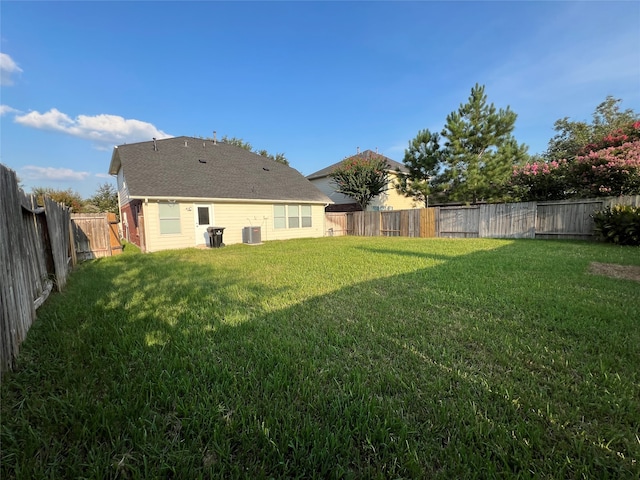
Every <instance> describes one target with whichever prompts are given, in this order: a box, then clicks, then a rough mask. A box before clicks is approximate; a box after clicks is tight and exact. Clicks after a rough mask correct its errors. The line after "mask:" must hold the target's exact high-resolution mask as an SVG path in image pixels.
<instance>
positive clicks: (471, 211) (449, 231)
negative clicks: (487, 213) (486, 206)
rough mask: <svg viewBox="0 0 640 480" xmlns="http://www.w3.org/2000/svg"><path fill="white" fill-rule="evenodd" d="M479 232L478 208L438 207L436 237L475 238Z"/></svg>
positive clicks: (475, 206)
mask: <svg viewBox="0 0 640 480" xmlns="http://www.w3.org/2000/svg"><path fill="white" fill-rule="evenodd" d="M479 232H480V207H479V206H477V205H474V206H470V207H468V206H464V207H439V219H438V236H439V237H449V238H475V237H478V235H479Z"/></svg>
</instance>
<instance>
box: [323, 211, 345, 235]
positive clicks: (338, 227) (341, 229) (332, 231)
mask: <svg viewBox="0 0 640 480" xmlns="http://www.w3.org/2000/svg"><path fill="white" fill-rule="evenodd" d="M325 219H326V220H325V228H326V230H325V235H327V236H330V237H333V236H336V237H338V236H342V235H347V214H346V213H344V212H333V213H326V214H325Z"/></svg>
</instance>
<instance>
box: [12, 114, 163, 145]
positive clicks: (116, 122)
mask: <svg viewBox="0 0 640 480" xmlns="http://www.w3.org/2000/svg"><path fill="white" fill-rule="evenodd" d="M15 122H16V123H19V124H20V125H24V126H26V127H31V128H37V129H41V130H53V131H57V132H62V133H66V134H68V135H72V136H74V137H78V138H84V139H87V140H92V141H94V142H96V143H97V144H101V146H103V147H104V146H105V145H106V144H109V145H121V144H123V143H135V142H140V141H146V140H151V139H152V138H153V137H155V138H158V139H160V138H169V137H171V135H169V134H167V133H165V132H163V131H162V130H158V129H157V128H156V127H155V126H154V125H152V124H151V123H147V122H142V121H140V120H135V119H126V118H123V117H120V116H118V115H107V114H100V115H95V116H89V115H78V116H77V117H76V118H71V117H70V116H69V115H67V114H66V113H62V112H61V111H59V110H58V109H56V108H52V109H51V110H49V111H48V112H45V113H40V112H37V111H33V112H29V113H27V114H24V115H18V116H16V118H15Z"/></svg>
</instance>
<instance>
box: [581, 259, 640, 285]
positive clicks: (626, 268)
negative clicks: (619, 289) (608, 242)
mask: <svg viewBox="0 0 640 480" xmlns="http://www.w3.org/2000/svg"><path fill="white" fill-rule="evenodd" d="M589 273H591V274H593V275H605V276H607V277H612V278H624V279H626V280H635V281H636V282H640V267H638V266H635V265H616V264H615V263H598V262H591V264H590V265H589Z"/></svg>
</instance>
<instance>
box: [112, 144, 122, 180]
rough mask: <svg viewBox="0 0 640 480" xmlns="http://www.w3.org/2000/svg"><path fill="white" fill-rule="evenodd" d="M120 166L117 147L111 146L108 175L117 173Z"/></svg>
mask: <svg viewBox="0 0 640 480" xmlns="http://www.w3.org/2000/svg"><path fill="white" fill-rule="evenodd" d="M121 166H122V162H121V161H120V155H118V147H113V153H112V154H111V163H110V164H109V175H117V174H118V172H119V171H120V167H121Z"/></svg>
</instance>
